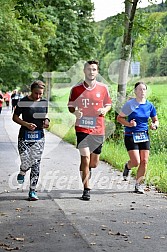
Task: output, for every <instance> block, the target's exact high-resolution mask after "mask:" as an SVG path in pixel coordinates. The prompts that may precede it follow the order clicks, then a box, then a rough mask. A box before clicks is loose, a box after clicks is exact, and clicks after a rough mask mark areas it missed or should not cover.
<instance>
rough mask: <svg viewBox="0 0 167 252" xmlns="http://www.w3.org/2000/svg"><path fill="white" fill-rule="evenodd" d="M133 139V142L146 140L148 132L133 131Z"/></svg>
mask: <svg viewBox="0 0 167 252" xmlns="http://www.w3.org/2000/svg"><path fill="white" fill-rule="evenodd" d="M133 140H134V143H141V142H147V141H148V140H149V139H148V134H147V132H134V133H133Z"/></svg>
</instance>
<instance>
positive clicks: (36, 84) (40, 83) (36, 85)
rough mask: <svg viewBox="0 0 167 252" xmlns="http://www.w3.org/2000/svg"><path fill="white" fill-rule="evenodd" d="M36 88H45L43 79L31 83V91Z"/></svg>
mask: <svg viewBox="0 0 167 252" xmlns="http://www.w3.org/2000/svg"><path fill="white" fill-rule="evenodd" d="M35 88H39V89H44V88H45V83H44V82H43V81H41V80H35V81H33V83H32V84H31V91H32V90H33V89H35Z"/></svg>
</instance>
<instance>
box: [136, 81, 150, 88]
mask: <svg viewBox="0 0 167 252" xmlns="http://www.w3.org/2000/svg"><path fill="white" fill-rule="evenodd" d="M140 84H143V85H145V87H146V89H147V85H146V84H145V83H144V82H143V81H138V82H136V84H135V89H136V88H137V86H139V85H140Z"/></svg>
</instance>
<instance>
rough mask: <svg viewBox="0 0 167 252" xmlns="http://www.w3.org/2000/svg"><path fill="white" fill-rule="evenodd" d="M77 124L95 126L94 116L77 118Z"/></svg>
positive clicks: (85, 126) (88, 126)
mask: <svg viewBox="0 0 167 252" xmlns="http://www.w3.org/2000/svg"><path fill="white" fill-rule="evenodd" d="M79 126H80V127H83V128H95V127H96V117H89V116H83V117H82V118H81V119H80V120H79Z"/></svg>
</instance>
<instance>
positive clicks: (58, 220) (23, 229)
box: [0, 108, 167, 252]
mask: <svg viewBox="0 0 167 252" xmlns="http://www.w3.org/2000/svg"><path fill="white" fill-rule="evenodd" d="M11 116H12V115H11V111H7V110H6V109H5V108H4V109H3V111H2V114H1V115H0V129H1V130H0V172H1V173H0V174H1V176H0V252H1V251H5V250H8V251H9V250H17V249H20V251H23V252H25V251H26V252H29V251H31V252H39V251H44V252H55V251H62V252H64V251H66V250H68V251H70V252H75V251H81V252H82V251H83V252H86V251H108V252H109V251H112V252H117V251H121V252H126V251H128V252H129V251H135V252H139V251H143V252H154V251H156V252H157V251H159V252H163V251H164V252H166V246H167V199H166V195H165V194H159V193H157V192H155V191H154V190H153V189H151V190H150V191H147V192H146V193H145V194H144V195H138V194H135V193H133V190H134V180H133V179H132V178H131V179H130V181H129V182H124V181H122V174H121V173H120V172H118V171H116V170H115V169H114V168H112V167H111V166H109V165H108V164H105V163H103V162H101V163H100V165H99V167H98V168H97V169H95V170H94V171H93V174H92V179H91V186H92V191H91V200H90V201H89V202H85V201H82V200H80V197H81V194H82V184H81V181H80V176H79V171H78V166H79V153H78V151H77V150H76V148H75V147H74V146H72V145H70V144H67V143H65V142H63V141H61V139H60V138H58V137H57V136H55V135H53V134H51V133H49V132H46V144H45V151H44V154H43V158H42V162H41V176H40V182H39V186H38V188H37V189H38V196H39V198H40V200H39V201H37V202H29V201H28V200H27V195H28V187H29V176H28V174H27V176H26V181H25V183H24V185H22V186H20V185H18V184H17V182H16V175H17V173H18V170H19V164H20V161H19V156H18V152H17V134H18V130H19V126H18V125H17V124H15V123H14V122H12V120H11ZM111 155H112V150H111Z"/></svg>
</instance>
